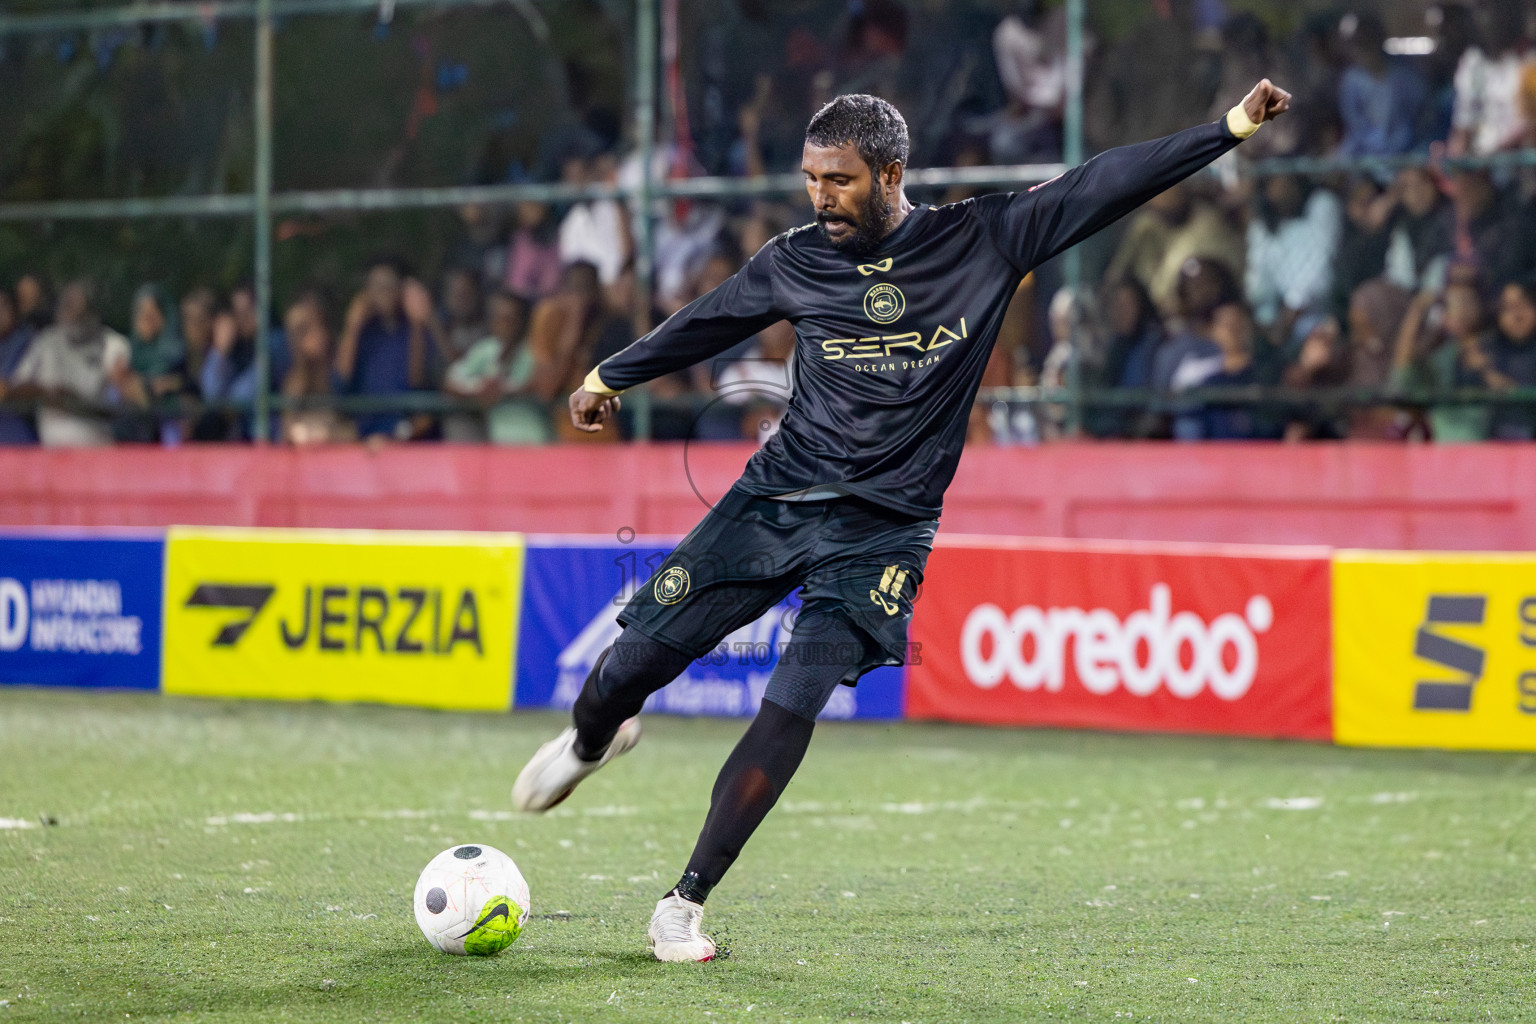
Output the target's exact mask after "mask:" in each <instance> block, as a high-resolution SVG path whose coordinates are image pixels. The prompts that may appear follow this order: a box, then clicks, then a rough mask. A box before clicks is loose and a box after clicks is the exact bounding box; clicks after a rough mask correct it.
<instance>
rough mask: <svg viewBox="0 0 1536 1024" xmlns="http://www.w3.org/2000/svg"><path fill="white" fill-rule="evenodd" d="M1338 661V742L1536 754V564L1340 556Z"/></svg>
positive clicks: (1478, 558)
mask: <svg viewBox="0 0 1536 1024" xmlns="http://www.w3.org/2000/svg"><path fill="white" fill-rule="evenodd" d="M1333 650H1334V655H1333V657H1334V663H1333V734H1334V740H1335V741H1336V742H1339V743H1349V744H1359V745H1365V746H1394V747H1448V748H1462V749H1473V750H1536V557H1533V556H1529V555H1500V554H1481V553H1479V554H1449V553H1431V552H1423V551H1420V552H1382V551H1341V552H1339V553H1338V554H1336V555H1335V556H1334V563H1333Z"/></svg>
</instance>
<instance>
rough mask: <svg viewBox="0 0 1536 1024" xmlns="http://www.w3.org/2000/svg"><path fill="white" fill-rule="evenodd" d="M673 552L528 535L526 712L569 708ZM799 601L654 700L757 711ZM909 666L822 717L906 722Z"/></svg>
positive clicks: (656, 707) (522, 660) (704, 710)
mask: <svg viewBox="0 0 1536 1024" xmlns="http://www.w3.org/2000/svg"><path fill="white" fill-rule="evenodd" d="M670 551H671V547H670V546H657V545H655V544H648V543H646V542H644V541H637V542H636V543H634V544H619V543H617V542H608V543H606V544H594V543H591V542H590V541H572V542H565V541H562V540H557V539H550V538H545V539H540V538H536V537H530V538H529V539H528V552H527V561H526V562H525V565H524V570H523V614H522V628H521V632H520V635H519V637H518V643H517V676H516V694H515V697H514V699H513V706H514V707H519V708H530V707H540V708H569V707H570V706H571V705H572V704H573V703H575V701H576V695H577V694H578V693H580V692H581V686H582V683H583V682H585V681H586V678H587V674H588V673H589V672H591V671H592V665H593V663H594V662H596V660H597V657H598V655H600V654H601V653H602V652H603V650H604V648H606V647H607V646H608V645H609V644H610V643H612V642H613V639H614V638H615V637H616V636H618V635H619V631H620V628H621V627H620V626H619V624H618V622H617V620H616V616H617V615H618V613H619V610H620V609H621V608H623V606H624V603H625V602H626V601H627V600H628V599H629V597H630V596H631V595H632V594H633V593H634V592H635V587H636V586H638V585H643V584H645V583H646V582H647V581H648V580H649V579H650V576H651V573H652V572H654V571H655V570H656V568H657V567H659V566H660V565H661V563H662V560H663V559H665V558H666V556H667V554H668V553H669V552H670ZM799 606H800V602H799V598H798V597H797V596H796V595H791V596H790V597H789V598H788V599H786V600H785V601H783V602H782V603H781V604H779V605H778V606H777V607H775V608H773V609H772V610H770V611H769V612H768V613H767V614H765V615H764V616H763V617H762V618H760V619H758V620H757V621H755V622H751V623H748V624H747V625H745V626H743V627H742V628H741V629H738V630H737V631H736V632H734V633H732V634H731V635H730V636H728V637H726V638H725V639H724V640H722V641H721V644H720V646H719V647H718V648H716V650H715V651H714V652H713V653H712V654H710V655H707V656H706V657H704V658H701V659H699V660H698V661H695V662H693V663H692V664H691V665H689V666H688V669H687V670H686V671H685V672H684V673H683V674H682V675H681V676H679V677H678V678H677V679H676V680H674V681H673V682H672V683H671V684H669V685H668V686H666V687H664V688H663V689H662V690H660V691H659V692H657V693H656V694H654V695H653V696H652V697H651V699H650V700H649V701H648V702H647V703H646V710H647V711H659V712H665V713H669V714H679V715H721V716H731V715H752V714H756V713H757V707H758V704H759V703H761V701H762V699H763V690H764V689H765V688H766V687H767V685H768V677H769V675H770V674H771V673H772V672H773V667H774V665H776V664H777V663H778V657H779V652H780V650H782V645H783V644H784V643H786V642H787V641H788V640H789V634H790V630H791V629H792V628H793V626H794V616H795V614H796V612H797V611H798V610H799ZM905 672H906V670H905V669H904V668H899V667H892V668H877V669H875V670H874V671H872V672H870V673H868V674H867V675H865V676H864V677H863V678H862V679H860V680H859V685H858V686H857V687H847V686H839V687H838V688H837V690H836V692H834V693H833V695H832V699H831V700H830V701H829V702H828V703H827V707H826V710H825V711H823V712H822V715H821V717H822V718H900V717H901V715H902V704H903V702H902V692H903V686H904V681H905Z"/></svg>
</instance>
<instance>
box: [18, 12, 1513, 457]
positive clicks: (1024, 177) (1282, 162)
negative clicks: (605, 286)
mask: <svg viewBox="0 0 1536 1024" xmlns="http://www.w3.org/2000/svg"><path fill="white" fill-rule="evenodd" d="M1085 5H1086V0H1065V10H1066V14H1067V49H1068V60H1067V70H1068V74H1067V79H1068V85H1067V103H1066V110H1065V116H1064V140H1063V141H1064V162H1063V163H1061V164H1028V165H1015V166H986V167H963V168H919V169H914V170H911V171H909V172H907V179H906V180H907V182H908V184H909V185H910V186H912V187H915V188H917V187H935V188H940V187H948V186H956V185H958V186H1001V187H1008V186H1022V185H1029V184H1034V183H1037V182H1040V181H1044V180H1046V179H1049V178H1051V177H1054V176H1055V175H1057V174H1059V173H1061V172H1062V171H1063V170H1065V169H1066V168H1067V167H1070V166H1074V165H1076V164H1077V163H1079V162H1080V161H1081V159H1082V156H1083V92H1084V90H1083V72H1084V56H1083V54H1084V22H1085V14H1086V11H1085ZM416 7H431V8H442V9H446V8H455V7H478V8H492V7H502V8H506V9H508V11H509V12H510V13H520V14H521V15H522V16H523V17H529V16H530V14H531V13H532V11H533V8H532V0H199V2H170V0H143V2H137V3H126V4H123V5H121V6H113V7H106V8H98V9H89V10H76V11H70V12H51V13H38V14H6V13H3V12H0V38H4V37H6V36H16V35H24V34H37V33H51V32H59V31H68V30H91V29H102V28H110V27H113V26H134V25H145V24H152V23H166V22H206V21H208V20H230V19H249V20H251V21H252V22H254V24H255V27H256V32H255V54H254V73H253V79H254V80H253V83H252V96H253V103H252V111H251V117H252V121H253V131H254V137H255V142H256V145H255V161H254V167H253V168H252V175H251V178H252V182H253V187H252V189H251V191H250V192H248V193H241V194H216V195H173V196H164V197H155V198H142V197H139V198H121V199H92V200H60V201H50V202H13V203H0V222H3V221H51V220H79V219H100V220H113V219H122V218H148V217H166V218H189V217H209V218H250V219H251V221H252V224H253V227H254V253H253V265H254V268H255V273H254V280H255V291H256V300H257V308H258V309H260V310H262V311H263V312H264V315H263V316H261V317H260V318H259V321H258V338H257V366H258V370H257V374H258V378H257V381H258V386H257V397H256V400H255V405H254V419H255V436H256V437H257V438H262V439H264V438H267V437H270V436H271V433H270V423H271V417H272V414H273V411H274V409H275V408H277V407H279V406H280V405H281V404H282V403H281V402H280V401H278V400H276V399H275V398H274V396H273V395H272V394H271V390H272V389H271V387H270V381H269V379H268V378H269V367H270V350H271V339H270V337H269V317H268V315H265V314H269V311H270V310H271V308H272V305H273V303H272V224H273V218H274V217H275V216H281V215H289V214H295V213H320V212H338V211H354V212H356V211H387V210H406V209H413V208H415V209H420V208H433V207H438V208H443V207H454V206H460V205H464V204H471V203H474V204H511V203H516V202H519V201H524V200H530V201H541V202H572V201H578V200H583V199H601V198H615V197H617V198H622V199H625V200H627V201H628V202H629V203H630V208H631V211H632V213H633V215H634V217H635V224H636V239H635V241H636V253H635V272H636V286H637V294H639V295H642V296H643V295H649V294H651V291H652V284H653V282H652V278H653V267H654V250H655V232H654V225H653V222H652V216H651V213H652V203H653V200H656V199H660V198H667V197H695V198H706V197H709V198H749V197H766V196H784V195H793V194H795V193H797V192H799V191H800V190H801V189H802V188H803V182H802V180H801V176H800V175H798V174H771V175H765V176H762V177H757V178H728V177H700V178H691V179H685V180H676V181H665V180H660V179H659V178H658V176H657V175H656V171H655V166H654V164H655V161H654V159H653V155H654V153H655V147H656V126H657V75H658V70H659V66H660V55H659V51H658V45H659V38H660V12H659V10H658V5H657V2H656V0H635V7H634V13H635V21H634V51H633V67H632V83H631V90H632V98H633V106H632V110H631V116H632V118H633V129H634V138H635V140H636V144H637V147H638V149H639V155H640V168H641V173H640V175H639V178H638V181H636V182H635V183H633V184H630V185H623V186H618V187H603V186H584V187H573V186H569V185H563V184H500V185H483V186H461V187H429V188H373V189H330V190H318V191H314V190H311V191H285V192H275V191H274V189H273V172H272V168H273V153H274V147H275V146H276V145H277V144H279V143H280V141H281V140H278V139H275V138H274V132H273V117H272V110H273V94H274V90H275V89H277V88H280V87H281V83H277V82H274V80H273V26H274V21H275V20H276V19H279V18H288V17H294V16H300V15H322V14H342V13H347V12H366V11H381V12H383V11H386V10H387V11H390V12H393V11H394V10H396V9H403V8H416ZM1423 162H1424V161H1423V158H1419V157H1401V158H1375V159H1364V160H1360V159H1353V160H1337V159H1326V158H1287V159H1276V160H1267V161H1261V162H1258V163H1255V164H1252V165H1250V166H1249V167H1248V168H1246V170H1245V173H1253V174H1257V175H1268V174H1281V173H1300V174H1311V175H1320V174H1329V173H1334V172H1343V171H1350V172H1361V171H1365V172H1376V173H1385V172H1391V171H1395V170H1396V169H1399V168H1401V167H1404V166H1414V165H1420V164H1422V163H1423ZM1446 164H1447V165H1449V166H1495V167H1496V166H1531V165H1536V151H1522V152H1516V153H1505V154H1499V155H1497V156H1493V157H1484V158H1478V159H1462V160H1457V161H1446ZM1082 273H1083V269H1082V261H1081V259H1080V257H1079V254H1078V253H1077V252H1076V250H1072V251H1069V252H1068V253H1067V255H1066V262H1065V267H1064V276H1065V278H1066V283H1067V284H1068V285H1070V286H1073V287H1077V286H1079V285H1080V284H1081V279H1082ZM637 306H638V307H639V309H641V310H645V309H647V308H648V304H647V303H644V302H640V303H637ZM647 315H648V314H646V313H644V312H637V314H636V324H635V330H636V333H637V334H638V333H641V332H643V331H645V330H648V329H649V327H650V325H649V324H648V323H645V322H644V318H645V317H646V316H647ZM1077 348H1078V346H1076V345H1074V346H1073V360H1072V363H1071V364H1070V366H1069V368H1068V374H1067V387H1066V389H1065V392H1064V393H1062V392H1049V393H1047V391H1045V390H1041V389H999V390H998V393H997V394H995V395H992V394H989V395H988V396H987V397H988V398H989V399H995V400H1000V401H1014V402H1026V403H1060V404H1061V405H1063V406H1064V407H1065V409H1066V423H1067V425H1068V429H1069V430H1071V431H1076V429H1077V428H1078V427H1080V426H1081V424H1082V422H1083V414H1084V410H1085V409H1087V408H1092V407H1096V406H1123V405H1128V404H1149V405H1156V404H1157V403H1158V402H1160V401H1164V400H1165V399H1166V396H1162V397H1159V396H1155V395H1149V394H1144V393H1136V394H1131V393H1111V392H1105V391H1090V390H1088V389H1086V388H1085V382H1084V379H1083V374H1082V372H1081V369H1080V367H1079V365H1078V363H1077ZM1273 390H1274V389H1268V390H1266V391H1265V392H1264V393H1263V394H1259V393H1257V392H1255V393H1253V394H1249V395H1247V396H1246V397H1247V398H1248V399H1260V400H1264V401H1274V402H1280V403H1281V404H1282V405H1283V404H1286V403H1289V404H1292V405H1294V404H1297V403H1298V402H1302V400H1301V399H1298V398H1297V396H1295V395H1294V394H1292V395H1285V394H1281V393H1275V394H1270V393H1269V392H1270V391H1273ZM1239 397H1242V396H1239ZM1403 397H1404V396H1402V395H1397V394H1385V393H1384V394H1381V395H1363V394H1356V395H1338V396H1334V400H1337V401H1343V402H1345V403H1346V404H1370V403H1374V402H1380V401H1401V400H1403ZM1446 397H1450V396H1446ZM1484 397H1485V398H1486V396H1484ZM1509 400H1520V399H1519V398H1518V396H1516V397H1511V396H1505V397H1504V398H1502V399H1499V401H1509ZM1183 401H1186V402H1187V401H1189V399H1188V398H1185V399H1183ZM1303 404H1305V403H1304V402H1303ZM646 412H647V408H646V407H645V406H644V402H642V409H641V410H640V415H639V417H638V428H637V429H638V433H640V434H641V435H642V436H646V434H647V432H648V431H647V427H646V424H647V423H648V422H649V417H648V416H647V415H646Z"/></svg>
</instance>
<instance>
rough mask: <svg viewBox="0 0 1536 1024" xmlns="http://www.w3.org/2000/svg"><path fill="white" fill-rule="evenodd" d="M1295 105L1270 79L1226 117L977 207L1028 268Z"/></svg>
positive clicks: (1006, 250)
mask: <svg viewBox="0 0 1536 1024" xmlns="http://www.w3.org/2000/svg"><path fill="white" fill-rule="evenodd" d="M1290 106H1291V94H1290V93H1288V92H1286V91H1285V90H1284V89H1281V88H1280V87H1278V86H1276V85H1275V84H1274V83H1272V82H1271V81H1270V80H1269V79H1267V78H1266V79H1264V80H1263V81H1261V82H1260V83H1259V84H1258V85H1256V86H1254V87H1253V91H1252V92H1250V93H1249V94H1248V95H1247V96H1246V97H1244V99H1243V102H1241V103H1239V104H1238V105H1237V106H1235V107H1233V108H1232V109H1231V110H1230V111H1228V112H1227V115H1226V116H1225V117H1223V118H1222V119H1221V120H1220V121H1216V122H1213V123H1211V124H1203V125H1199V126H1197V127H1194V128H1189V129H1187V130H1185V131H1182V132H1176V133H1174V134H1173V135H1169V136H1167V137H1165V138H1161V139H1153V140H1152V141H1150V142H1142V143H1138V144H1136V145H1134V146H1121V147H1120V148H1118V149H1111V150H1106V151H1105V152H1103V153H1100V154H1099V155H1098V156H1096V157H1094V158H1093V159H1092V160H1089V161H1087V162H1086V163H1084V164H1082V165H1081V166H1079V167H1074V168H1073V169H1072V170H1070V171H1068V172H1066V173H1065V174H1063V175H1061V176H1060V177H1059V178H1054V179H1052V180H1050V181H1048V182H1046V183H1044V184H1043V185H1036V186H1035V187H1034V188H1032V189H1030V190H1029V191H1028V192H1018V193H1013V194H1009V195H997V196H985V197H983V198H982V199H979V200H977V208H978V210H979V211H980V212H982V214H983V216H984V217H986V219H987V222H988V225H989V227H990V228H991V230H992V233H993V240H994V241H995V242H996V243H997V246H998V248H999V249H1000V250H1001V251H1002V252H1003V254H1004V255H1006V256H1007V257H1008V258H1009V259H1010V260H1011V261H1012V262H1013V264H1014V265H1015V266H1016V267H1017V268H1018V269H1019V272H1020V273H1025V272H1027V271H1029V270H1030V269H1031V268H1033V267H1035V266H1037V265H1039V264H1041V263H1044V262H1045V261H1046V260H1048V259H1050V258H1051V257H1052V256H1055V255H1056V254H1057V253H1059V252H1061V251H1062V250H1064V249H1067V248H1070V247H1071V246H1073V245H1076V244H1077V243H1078V242H1081V241H1082V240H1083V239H1085V238H1087V237H1088V236H1089V235H1091V234H1093V233H1094V232H1096V231H1100V230H1102V229H1103V228H1106V227H1108V226H1109V225H1110V224H1112V223H1114V222H1115V221H1117V220H1119V219H1120V218H1121V217H1123V216H1125V215H1126V214H1127V213H1130V212H1131V211H1132V210H1134V209H1136V207H1138V206H1140V205H1141V204H1142V203H1144V202H1146V201H1147V200H1148V199H1151V198H1152V197H1153V196H1155V195H1157V194H1158V193H1160V192H1163V191H1165V190H1166V189H1168V188H1171V187H1172V186H1173V185H1175V184H1177V183H1178V182H1180V181H1182V180H1184V179H1185V178H1187V177H1189V176H1190V175H1191V174H1193V173H1195V172H1196V171H1198V170H1199V169H1200V168H1202V167H1204V166H1206V165H1207V164H1209V163H1210V162H1211V161H1213V160H1215V159H1216V158H1217V157H1219V156H1221V155H1222V154H1223V153H1225V152H1227V151H1228V150H1230V149H1232V148H1233V147H1234V146H1236V145H1237V144H1238V143H1239V142H1241V141H1242V140H1244V139H1246V138H1248V137H1249V136H1250V135H1252V134H1253V133H1254V132H1256V131H1258V129H1259V125H1261V124H1263V123H1264V122H1265V121H1269V120H1273V119H1274V118H1276V117H1279V116H1280V115H1281V114H1283V113H1285V112H1286V111H1287V110H1289V109H1290Z"/></svg>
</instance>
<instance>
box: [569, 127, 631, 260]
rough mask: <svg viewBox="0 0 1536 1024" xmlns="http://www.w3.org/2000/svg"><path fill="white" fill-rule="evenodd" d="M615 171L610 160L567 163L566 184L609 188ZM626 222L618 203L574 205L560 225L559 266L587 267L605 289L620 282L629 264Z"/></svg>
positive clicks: (578, 159) (627, 222) (595, 159)
mask: <svg viewBox="0 0 1536 1024" xmlns="http://www.w3.org/2000/svg"><path fill="white" fill-rule="evenodd" d="M615 178H616V169H615V165H614V161H613V157H611V156H607V155H604V156H599V157H595V158H593V159H592V160H590V161H588V160H582V159H580V158H572V159H570V160H567V161H566V170H565V181H566V182H567V183H568V184H573V185H586V184H592V185H611V184H613V183H614V181H615ZM629 254H630V244H629V221H628V219H627V218H626V217H625V214H624V207H623V206H622V205H621V204H620V203H619V201H618V200H617V199H597V200H593V201H591V202H586V203H577V204H576V205H575V206H573V207H571V209H570V212H569V213H567V214H566V215H565V219H564V220H562V221H561V222H560V262H561V264H563V265H564V266H570V265H571V264H572V263H590V264H592V265H593V266H594V267H596V268H597V277H598V280H599V281H600V282H601V283H602V284H604V285H610V284H613V282H614V281H617V280H618V278H619V272H620V271H622V270H623V269H624V264H626V263H628V262H629Z"/></svg>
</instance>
